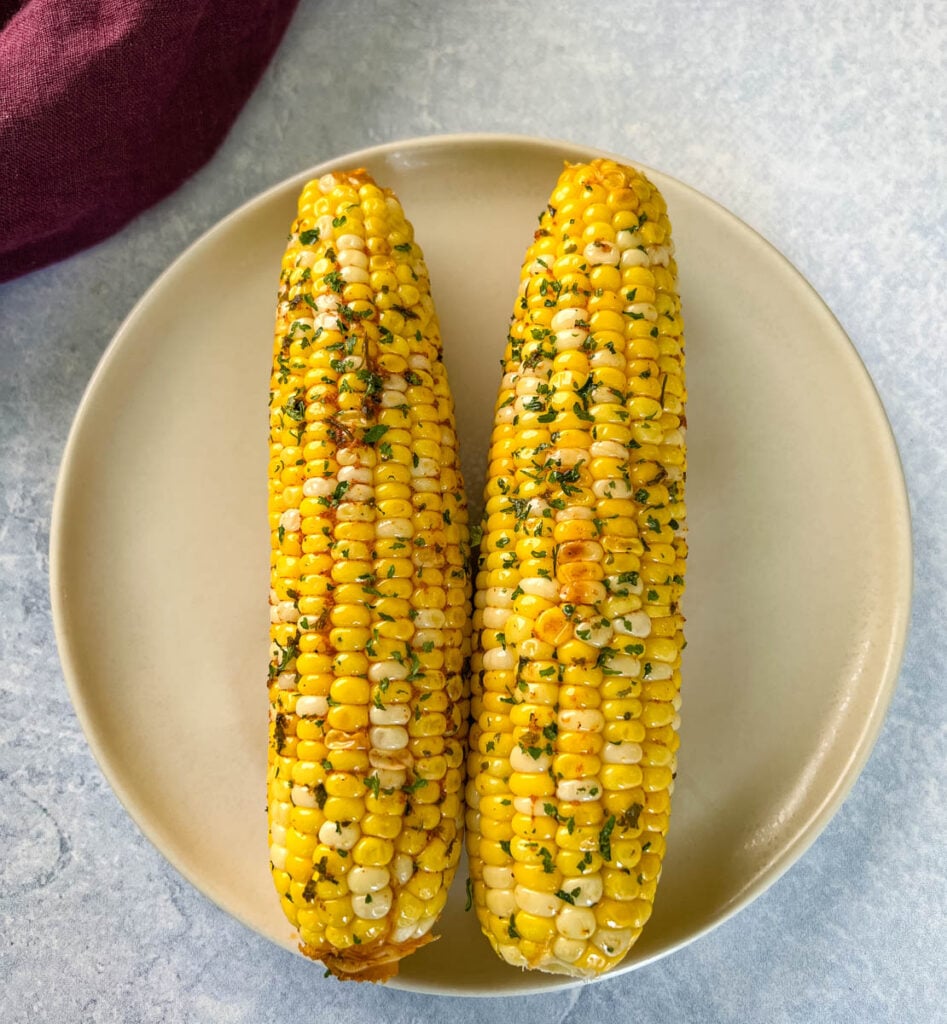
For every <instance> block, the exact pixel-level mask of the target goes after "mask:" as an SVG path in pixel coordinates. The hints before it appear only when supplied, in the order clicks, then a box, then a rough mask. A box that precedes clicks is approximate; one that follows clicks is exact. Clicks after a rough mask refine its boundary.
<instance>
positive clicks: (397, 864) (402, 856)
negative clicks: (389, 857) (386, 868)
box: [349, 853, 414, 888]
mask: <svg viewBox="0 0 947 1024" xmlns="http://www.w3.org/2000/svg"><path fill="white" fill-rule="evenodd" d="M391 873H392V874H393V875H394V876H395V881H397V883H398V884H399V885H405V884H407V883H408V882H410V881H411V876H412V875H413V874H414V861H413V860H412V859H411V858H410V857H409V856H408V855H407V854H406V853H398V854H396V855H395V859H394V860H393V861H392V862H391ZM351 877H352V876H351V872H350V873H349V879H350V881H349V888H351V887H352V883H351Z"/></svg>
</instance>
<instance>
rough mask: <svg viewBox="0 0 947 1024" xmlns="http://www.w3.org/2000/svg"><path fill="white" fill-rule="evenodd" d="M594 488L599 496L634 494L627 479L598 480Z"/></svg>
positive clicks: (626, 496)
mask: <svg viewBox="0 0 947 1024" xmlns="http://www.w3.org/2000/svg"><path fill="white" fill-rule="evenodd" d="M592 490H593V492H594V493H595V496H596V497H597V498H630V497H631V496H632V495H633V494H634V488H633V487H632V485H631V484H630V483H629V482H628V481H627V480H615V479H612V480H596V481H595V482H594V483H593V484H592Z"/></svg>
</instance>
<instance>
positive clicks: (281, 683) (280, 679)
mask: <svg viewBox="0 0 947 1024" xmlns="http://www.w3.org/2000/svg"><path fill="white" fill-rule="evenodd" d="M296 678H297V677H296V673H295V672H280V674H279V675H278V676H277V677H276V685H277V686H278V687H279V688H280V689H281V690H295V689H296Z"/></svg>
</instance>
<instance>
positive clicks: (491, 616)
mask: <svg viewBox="0 0 947 1024" xmlns="http://www.w3.org/2000/svg"><path fill="white" fill-rule="evenodd" d="M512 614H513V609H512V608H484V610H483V624H484V626H485V627H486V628H487V629H503V627H504V626H505V625H506V620H507V619H508V618H509V617H510V616H511V615H512Z"/></svg>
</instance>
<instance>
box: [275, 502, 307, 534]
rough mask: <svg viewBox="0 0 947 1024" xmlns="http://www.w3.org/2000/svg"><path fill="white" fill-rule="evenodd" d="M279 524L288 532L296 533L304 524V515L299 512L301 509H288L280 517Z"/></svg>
mask: <svg viewBox="0 0 947 1024" xmlns="http://www.w3.org/2000/svg"><path fill="white" fill-rule="evenodd" d="M279 524H280V526H282V528H283V529H284V530H285V531H286V532H287V533H296V531H297V530H298V529H299V527H300V526H302V516H301V515H300V514H299V509H298V508H288V509H286V511H285V512H284V513H283V514H282V515H281V516H280V517H279Z"/></svg>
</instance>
